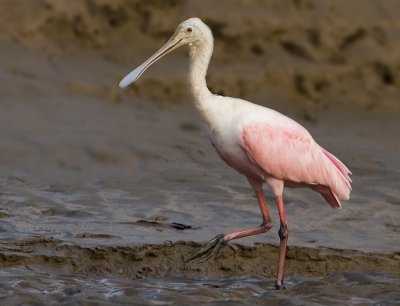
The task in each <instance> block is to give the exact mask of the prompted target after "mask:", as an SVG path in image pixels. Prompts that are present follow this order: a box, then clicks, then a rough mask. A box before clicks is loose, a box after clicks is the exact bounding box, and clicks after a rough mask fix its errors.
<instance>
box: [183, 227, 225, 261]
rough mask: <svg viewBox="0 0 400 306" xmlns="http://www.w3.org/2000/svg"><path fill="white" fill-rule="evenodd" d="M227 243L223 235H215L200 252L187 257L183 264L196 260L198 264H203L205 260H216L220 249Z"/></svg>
mask: <svg viewBox="0 0 400 306" xmlns="http://www.w3.org/2000/svg"><path fill="white" fill-rule="evenodd" d="M227 243H228V241H226V240H225V238H224V234H220V235H217V236H215V237H214V238H213V239H211V240H210V241H208V242H207V243H206V244H204V245H203V246H202V247H201V249H200V250H198V251H197V252H195V253H194V254H192V255H191V256H189V258H187V259H186V260H185V262H186V263H187V262H189V261H192V260H193V259H196V258H199V259H200V262H204V261H206V260H209V259H210V258H216V257H218V255H219V253H220V251H221V249H222V248H223V247H224V246H225V245H226V244H227Z"/></svg>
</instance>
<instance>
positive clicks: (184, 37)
mask: <svg viewBox="0 0 400 306" xmlns="http://www.w3.org/2000/svg"><path fill="white" fill-rule="evenodd" d="M183 45H188V46H189V55H190V69H189V83H190V88H191V92H192V94H193V97H194V103H195V105H196V107H197V109H198V110H199V112H200V113H201V115H202V117H203V118H204V120H205V122H206V125H207V127H208V129H209V135H210V136H209V137H210V140H211V143H212V144H213V146H214V147H215V149H216V150H217V152H218V154H219V155H220V157H221V158H222V159H223V160H224V161H225V162H226V163H227V164H228V165H229V166H230V167H232V168H233V169H236V170H237V171H238V172H239V173H241V174H243V175H244V176H245V177H246V178H247V180H248V182H249V183H250V185H251V186H252V188H253V189H254V191H255V194H256V197H257V200H258V204H259V206H260V210H261V215H262V223H261V225H260V226H257V227H253V228H249V229H244V230H239V231H234V232H228V233H224V234H221V235H217V236H216V237H214V238H213V239H211V240H210V241H209V242H208V243H206V244H205V245H204V246H203V247H202V248H201V249H200V250H199V251H198V252H196V253H194V254H193V255H192V256H190V258H188V260H187V261H190V260H193V259H195V258H200V259H208V258H209V257H211V256H214V255H216V254H217V253H218V252H219V250H220V249H221V248H222V247H223V246H224V245H225V244H226V243H227V242H228V241H230V240H233V239H237V238H242V237H246V236H251V235H256V234H260V233H264V232H266V231H268V230H269V229H270V228H271V227H272V223H271V217H270V213H269V210H268V207H267V203H266V200H265V196H264V192H263V190H262V185H263V184H264V183H267V185H268V186H269V188H270V189H271V191H272V192H273V194H274V195H275V197H276V203H277V206H278V212H279V219H280V227H279V231H278V234H279V238H280V246H279V259H278V271H277V276H276V283H275V287H276V288H277V289H281V288H284V287H283V274H284V269H285V256H286V246H287V240H288V227H287V221H286V214H285V209H284V205H283V198H282V193H283V188H284V187H291V188H295V187H308V188H311V189H312V190H315V191H316V192H318V193H319V194H321V195H322V197H323V198H324V199H325V200H326V201H327V202H328V203H329V204H330V205H331V206H332V207H333V208H339V207H340V201H339V199H344V200H348V199H349V195H350V190H351V179H350V177H349V174H351V172H350V171H349V169H348V168H347V167H346V166H345V165H344V164H343V163H342V162H341V161H340V160H339V159H337V158H336V157H335V156H334V155H333V154H331V153H329V152H328V151H326V150H325V149H323V148H322V147H321V146H319V145H318V144H317V143H316V142H315V140H314V139H313V138H312V136H311V135H310V134H309V132H308V131H307V130H306V129H305V128H304V127H303V126H301V125H300V124H298V123H297V122H295V121H294V120H292V119H290V118H288V117H286V116H284V115H282V114H281V113H279V112H277V111H274V110H272V109H269V108H266V107H262V106H260V105H256V104H253V103H250V102H248V101H245V100H241V99H236V98H230V97H223V96H219V95H215V94H212V93H211V92H210V91H209V90H208V88H207V85H206V72H207V68H208V64H209V61H210V58H211V54H212V51H213V46H214V43H213V35H212V32H211V30H210V28H209V27H208V26H207V25H206V24H204V23H203V22H202V21H201V20H200V19H199V18H190V19H188V20H186V21H184V22H182V23H181V24H180V25H179V26H178V28H177V30H176V31H175V33H174V34H173V36H172V37H171V38H170V39H169V40H168V42H167V43H166V44H165V45H164V46H163V47H161V48H160V49H159V50H158V51H157V52H156V53H155V54H154V55H152V56H151V57H150V58H149V59H148V60H147V61H145V62H144V63H143V64H141V65H140V66H139V67H137V68H136V69H135V70H133V71H132V72H131V73H129V74H128V75H127V76H125V77H124V78H123V79H122V80H121V82H120V84H119V86H120V87H121V88H123V87H126V86H128V85H129V84H130V83H132V82H134V81H136V80H137V79H138V78H139V77H140V76H141V75H142V73H143V72H144V71H145V70H146V69H147V68H148V67H149V66H150V65H152V64H153V63H155V62H156V61H157V60H159V59H160V58H161V57H163V56H164V55H166V54H167V53H169V52H171V51H172V50H174V49H176V48H178V47H180V46H183Z"/></svg>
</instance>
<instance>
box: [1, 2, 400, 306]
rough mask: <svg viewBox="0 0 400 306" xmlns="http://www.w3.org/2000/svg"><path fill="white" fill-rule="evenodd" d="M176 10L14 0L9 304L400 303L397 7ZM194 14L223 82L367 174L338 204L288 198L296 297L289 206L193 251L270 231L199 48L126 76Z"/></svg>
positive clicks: (220, 89)
mask: <svg viewBox="0 0 400 306" xmlns="http://www.w3.org/2000/svg"><path fill="white" fill-rule="evenodd" d="M171 3H172V2H171ZM171 3H170V2H169V1H165V2H164V1H162V2H140V1H137V2H136V1H122V0H121V1H119V0H117V1H106V0H104V1H101V2H90V1H81V2H79V3H77V4H74V5H71V4H68V3H67V2H63V1H52V2H49V1H44V0H43V1H42V0H38V1H34V2H32V3H29V4H27V3H26V2H22V1H4V2H2V3H1V4H0V14H1V15H2V17H3V18H0V23H1V25H2V31H1V33H0V40H1V43H2V48H1V50H0V52H1V55H2V56H0V68H1V69H0V77H1V80H2V82H0V90H1V92H2V99H1V112H0V126H1V128H0V137H1V138H0V139H1V141H0V163H1V167H0V174H1V176H0V185H1V190H0V235H1V250H0V254H1V256H0V262H1V266H2V269H1V279H0V304H2V305H19V304H23V303H25V304H33V305H35V304H36V305H46V304H48V305H54V304H64V305H73V304H81V305H85V304H86V305H91V304H100V305H124V304H141V305H146V304H148V305H154V304H160V303H165V304H181V305H187V304H194V303H200V304H214V305H215V304H223V303H227V304H230V305H235V304H238V305H239V304H240V305H243V304H255V305H257V304H272V305H274V304H280V303H281V304H282V303H283V304H288V305H291V304H292V305H298V304H307V305H312V304H315V305H318V304H343V305H372V304H374V303H381V304H387V305H396V303H397V304H398V303H399V299H400V297H399V282H400V279H399V274H400V272H399V268H398V267H399V256H400V254H399V247H398V246H399V245H400V241H399V230H400V224H399V221H398V216H399V209H400V201H399V198H400V194H399V191H398V186H399V177H400V172H399V169H400V167H399V165H400V157H399V156H400V144H399V141H397V139H398V135H399V134H400V125H399V123H398V118H399V109H400V105H399V104H398V101H399V83H398V82H399V79H400V75H399V69H398V67H399V66H400V59H399V55H398V54H399V53H398V52H397V50H398V48H399V40H398V39H397V37H398V34H399V32H398V31H399V30H398V27H396V22H395V21H396V20H398V18H399V16H397V15H398V14H399V12H400V9H399V8H398V7H397V6H398V5H397V4H395V3H390V4H389V3H387V2H385V3H377V2H375V1H363V2H356V1H352V2H346V3H341V2H340V1H338V2H335V3H329V4H326V3H323V2H319V1H304V2H302V1H300V2H299V1H297V2H292V1H279V2H276V3H272V4H263V3H251V4H246V5H244V4H243V3H242V2H241V1H235V3H234V4H235V5H232V4H231V2H229V4H227V3H226V2H224V1H220V2H218V4H213V10H211V11H210V10H209V5H210V3H208V2H207V1H205V2H204V3H203V2H201V3H199V2H197V1H178V2H174V3H172V4H171ZM227 6H234V7H235V8H233V9H230V10H227V9H226V7H227ZM354 12H357V14H354ZM145 16H147V17H145ZM193 16H198V17H200V18H202V19H204V20H205V21H206V22H207V23H208V24H210V26H211V28H212V30H213V31H214V34H215V52H214V56H213V59H212V62H211V66H210V70H209V78H208V83H209V85H210V87H211V89H212V90H213V92H216V93H220V94H223V95H227V96H232V97H240V98H243V99H246V100H249V101H252V102H254V103H257V104H261V105H266V106H269V107H271V108H274V109H276V110H278V111H280V112H282V113H284V114H286V115H288V116H290V117H293V118H294V119H296V120H297V121H299V122H300V123H301V124H303V125H305V126H306V127H307V129H308V130H309V131H310V132H311V134H312V135H313V136H314V138H315V139H316V140H317V141H318V142H319V143H320V144H321V145H322V146H324V147H326V148H327V149H329V150H330V151H332V153H334V154H335V155H337V156H340V157H341V159H343V161H344V162H345V164H347V165H349V167H350V169H351V170H352V172H353V173H354V175H353V181H354V185H353V192H352V197H351V201H349V202H348V203H345V204H344V205H343V208H342V209H341V210H339V211H337V210H332V209H331V208H330V207H329V206H328V205H326V204H325V203H324V202H323V200H321V199H320V197H319V196H318V195H314V194H313V193H312V192H309V191H306V190H287V191H286V192H285V195H284V196H285V200H286V210H287V215H288V221H289V222H290V237H289V248H288V256H287V270H286V275H287V280H286V287H287V289H286V290H285V291H283V292H275V290H271V289H270V288H271V287H272V286H273V281H274V280H273V275H274V274H275V272H276V271H275V269H276V259H277V244H278V242H279V239H278V236H277V234H276V232H277V230H278V226H277V224H278V218H277V211H276V208H275V207H274V205H270V206H271V214H272V219H273V220H272V221H273V228H272V229H271V231H270V232H269V233H267V234H264V235H260V236H257V237H254V238H249V239H247V238H246V239H242V240H238V241H236V243H237V244H233V245H232V248H225V249H224V251H223V253H222V254H221V257H220V258H219V259H218V260H216V261H209V262H207V263H204V264H201V263H195V264H190V265H185V264H184V263H183V260H182V258H183V257H186V256H188V255H190V254H191V253H192V252H194V251H196V250H197V249H198V248H199V247H200V245H201V244H202V243H203V242H205V241H207V240H208V239H210V238H211V237H213V236H215V235H216V234H219V233H222V232H226V231H230V230H236V229H240V228H245V227H249V226H254V225H258V224H259V223H260V217H259V212H258V207H257V203H256V199H254V198H252V194H253V192H252V190H251V189H250V188H249V187H248V186H247V182H246V181H245V180H244V179H243V178H242V177H241V176H240V175H238V174H237V173H235V172H234V171H233V170H231V169H229V168H228V167H227V166H226V165H224V164H223V162H221V161H220V160H219V157H218V156H217V154H216V153H215V152H214V150H213V148H212V146H211V145H210V144H209V143H208V141H207V140H206V137H205V136H204V133H203V130H202V126H201V121H200V119H199V118H198V116H197V114H196V111H195V109H194V108H193V106H192V103H191V101H190V99H189V93H188V91H187V84H186V81H185V78H186V71H187V60H186V57H187V54H186V53H185V52H184V51H180V52H179V51H177V52H176V53H175V54H171V55H170V56H169V57H168V58H166V59H165V61H163V62H160V63H157V65H154V67H152V69H151V70H149V71H147V72H146V75H144V76H143V78H142V79H141V84H140V86H133V87H132V88H130V89H129V90H128V91H127V92H121V91H119V90H118V88H117V85H118V81H119V78H120V77H121V76H122V75H124V73H126V72H127V70H129V68H130V67H133V66H135V64H136V63H140V62H141V61H142V60H143V59H145V58H146V56H147V55H149V54H151V53H152V52H153V51H155V50H156V49H157V48H158V47H159V46H160V45H161V44H163V43H164V42H165V41H166V40H167V39H168V36H169V35H170V33H172V32H173V31H174V29H175V27H176V24H178V23H179V22H181V21H182V20H184V19H186V18H188V17H193ZM250 17H251V18H250ZM248 20H252V22H248ZM11 21H12V22H11ZM133 38H134V39H133ZM222 181H224V182H225V183H224V184H221V182H222ZM267 201H268V202H270V203H273V198H272V197H271V196H270V195H269V194H267ZM173 223H180V224H185V225H188V226H190V228H186V229H183V230H182V229H177V228H176V227H174V226H171V224H173Z"/></svg>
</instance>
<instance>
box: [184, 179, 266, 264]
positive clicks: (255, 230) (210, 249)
mask: <svg viewBox="0 0 400 306" xmlns="http://www.w3.org/2000/svg"><path fill="white" fill-rule="evenodd" d="M253 187H254V190H255V192H256V196H257V200H258V205H259V206H260V211H261V216H262V219H263V222H262V223H261V225H260V226H257V227H252V228H248V229H244V230H240V231H234V232H230V233H225V234H221V235H217V236H215V237H214V238H213V239H211V240H210V241H209V242H207V243H206V244H205V245H204V246H203V247H202V248H201V249H200V250H199V251H197V252H196V253H194V254H192V255H191V256H190V257H189V258H188V259H186V260H185V262H189V261H191V260H193V259H195V258H201V260H202V261H205V260H207V259H209V258H210V257H213V256H216V255H218V253H219V251H220V250H221V248H222V247H223V246H225V245H226V243H227V242H228V241H230V240H233V239H238V238H243V237H247V236H251V235H256V234H261V233H265V232H266V231H268V230H269V229H270V228H271V227H272V223H271V217H270V214H269V211H268V207H267V202H266V201H265V196H264V192H263V190H262V185H261V184H257V185H253Z"/></svg>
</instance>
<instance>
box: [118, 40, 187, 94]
mask: <svg viewBox="0 0 400 306" xmlns="http://www.w3.org/2000/svg"><path fill="white" fill-rule="evenodd" d="M181 42H182V39H179V40H176V39H174V37H173V38H171V39H170V40H169V41H168V42H167V43H166V44H165V45H164V46H162V47H161V48H160V49H159V50H158V51H157V52H156V53H154V54H153V55H152V56H151V57H150V58H149V59H148V60H147V61H145V62H144V63H143V64H141V65H140V66H139V67H137V68H136V69H135V70H133V71H131V72H130V73H128V74H127V75H126V76H125V77H124V78H123V79H122V80H121V82H119V87H121V88H124V87H126V86H128V85H129V84H131V83H133V82H135V81H136V80H137V79H138V78H139V77H140V76H141V75H142V73H143V72H145V71H146V69H147V68H149V67H150V66H151V65H152V64H154V63H155V62H156V61H158V60H159V59H160V58H162V57H163V56H164V55H166V54H168V53H169V52H171V51H172V50H174V49H176V48H178V47H179V46H180V45H181V44H180V43H181Z"/></svg>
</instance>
